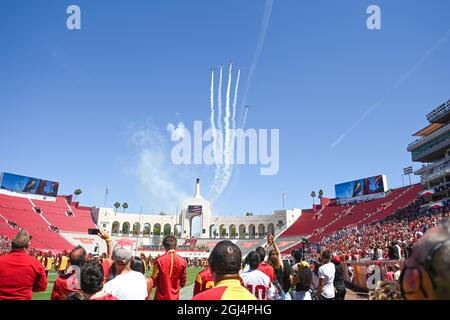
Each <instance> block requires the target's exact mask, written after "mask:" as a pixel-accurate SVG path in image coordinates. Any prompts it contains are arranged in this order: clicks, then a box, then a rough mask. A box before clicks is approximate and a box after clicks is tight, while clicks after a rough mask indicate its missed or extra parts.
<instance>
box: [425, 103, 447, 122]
mask: <svg viewBox="0 0 450 320" xmlns="http://www.w3.org/2000/svg"><path fill="white" fill-rule="evenodd" d="M448 111H450V99H449V100H448V101H447V102H444V103H443V104H441V105H440V106H439V107H437V108H436V109H434V110H433V111H431V112H430V113H429V114H427V120H428V121H429V122H430V123H432V122H433V121H436V120H437V119H439V118H440V117H442V116H443V115H444V114H445V113H447V112H448Z"/></svg>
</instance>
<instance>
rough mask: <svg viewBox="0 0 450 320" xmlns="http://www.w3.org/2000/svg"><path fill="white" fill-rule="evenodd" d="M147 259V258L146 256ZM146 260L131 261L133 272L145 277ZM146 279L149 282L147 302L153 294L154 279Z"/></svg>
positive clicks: (135, 258)
mask: <svg viewBox="0 0 450 320" xmlns="http://www.w3.org/2000/svg"><path fill="white" fill-rule="evenodd" d="M144 257H145V256H144ZM144 261H145V260H143V259H142V258H140V257H133V259H131V265H130V267H131V270H133V271H137V272H140V273H142V274H143V275H144V276H145V262H144ZM145 279H146V280H147V293H148V295H147V300H148V299H149V298H150V293H151V292H152V289H153V279H152V278H151V277H150V278H148V277H145Z"/></svg>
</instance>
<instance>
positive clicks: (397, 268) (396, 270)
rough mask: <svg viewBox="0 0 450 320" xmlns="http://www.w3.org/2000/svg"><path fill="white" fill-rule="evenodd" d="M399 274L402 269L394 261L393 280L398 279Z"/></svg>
mask: <svg viewBox="0 0 450 320" xmlns="http://www.w3.org/2000/svg"><path fill="white" fill-rule="evenodd" d="M401 274H402V271H401V269H400V265H399V264H398V263H396V264H395V265H394V280H395V281H400V276H401Z"/></svg>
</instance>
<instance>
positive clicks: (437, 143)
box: [407, 100, 450, 210]
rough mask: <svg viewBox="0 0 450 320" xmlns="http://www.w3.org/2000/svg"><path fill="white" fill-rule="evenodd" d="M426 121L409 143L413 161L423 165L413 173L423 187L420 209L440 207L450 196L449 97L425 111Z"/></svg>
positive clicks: (420, 195) (419, 195)
mask: <svg viewBox="0 0 450 320" xmlns="http://www.w3.org/2000/svg"><path fill="white" fill-rule="evenodd" d="M427 120H428V122H429V124H428V125H427V126H426V127H425V128H423V129H421V130H419V131H418V132H416V133H415V134H414V135H413V136H415V137H418V138H417V139H416V140H415V141H414V142H412V143H410V144H409V146H408V149H407V150H408V151H409V152H411V157H412V160H413V161H414V162H420V163H422V168H420V169H419V170H417V171H415V172H414V174H416V175H418V176H420V179H421V184H422V187H423V190H422V191H421V192H419V194H418V198H420V199H422V202H423V204H422V206H421V210H429V209H433V208H441V207H443V206H444V205H445V204H446V203H447V202H448V199H449V197H450V100H448V101H447V102H445V103H443V104H441V105H440V106H438V107H437V108H435V109H434V110H433V111H431V112H430V113H429V114H428V115H427Z"/></svg>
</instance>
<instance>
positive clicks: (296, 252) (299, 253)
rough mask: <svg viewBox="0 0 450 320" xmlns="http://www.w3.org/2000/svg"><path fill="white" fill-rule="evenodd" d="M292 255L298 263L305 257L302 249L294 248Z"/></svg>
mask: <svg viewBox="0 0 450 320" xmlns="http://www.w3.org/2000/svg"><path fill="white" fill-rule="evenodd" d="M291 255H292V257H294V260H295V262H296V263H298V262H300V261H302V259H303V254H302V251H301V250H298V249H297V250H292V252H291Z"/></svg>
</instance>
